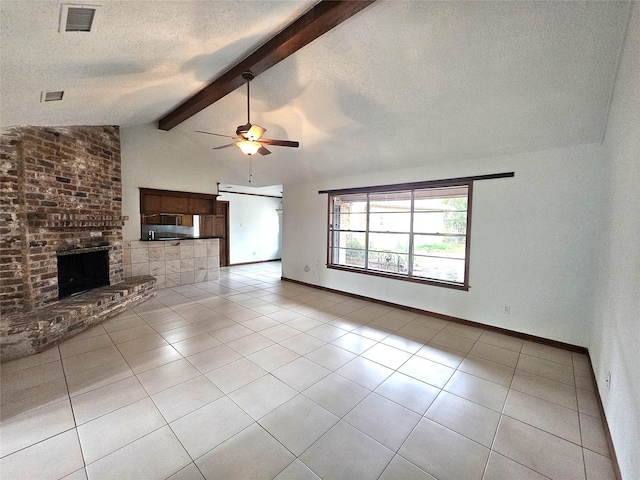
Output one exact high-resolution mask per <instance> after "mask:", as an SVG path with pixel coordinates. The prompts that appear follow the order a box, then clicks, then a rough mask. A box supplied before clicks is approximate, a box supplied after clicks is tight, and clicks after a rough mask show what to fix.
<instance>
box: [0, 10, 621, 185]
mask: <svg viewBox="0 0 640 480" xmlns="http://www.w3.org/2000/svg"><path fill="white" fill-rule="evenodd" d="M313 3H314V2H275V1H257V2H252V1H179V2H178V1H159V2H147V1H139V2H138V1H126V2H115V1H103V2H101V3H100V4H101V7H100V9H99V23H98V29H97V31H96V32H95V33H89V34H87V33H58V20H59V12H60V6H59V4H58V3H57V2H54V1H28V2H27V1H16V2H14V1H6V0H3V1H2V2H1V3H0V8H1V9H2V12H1V13H2V16H1V22H2V38H1V40H2V58H1V63H0V67H1V72H0V73H1V74H2V83H1V85H0V88H1V90H0V93H1V110H0V120H1V122H2V125H16V124H30V125H70V124H75V125H77V124H84V125H95V124H117V125H121V126H122V127H127V126H133V125H138V124H144V123H150V122H155V121H157V120H158V119H159V118H160V117H161V116H163V115H164V114H165V113H167V112H168V111H170V110H171V109H172V108H174V107H175V106H176V105H178V104H179V103H180V102H181V101H183V100H184V99H186V98H188V97H189V96H191V95H193V94H194V93H195V92H196V91H197V90H198V89H199V88H201V87H203V86H204V85H206V84H207V83H209V82H210V81H211V80H213V79H215V78H216V76H218V75H219V74H221V73H222V72H224V71H225V70H226V69H228V68H229V67H230V66H231V65H233V64H234V63H236V62H237V61H239V60H241V59H242V58H244V57H245V56H246V55H247V54H249V53H250V52H251V51H252V50H254V49H255V48H257V47H258V46H259V45H261V44H262V43H264V42H265V41H266V40H267V39H268V38H270V37H271V36H273V35H274V34H275V33H277V32H278V31H279V30H281V29H282V28H284V27H285V26H286V25H287V24H289V23H290V22H291V21H293V20H294V19H295V18H297V17H298V16H299V15H301V14H302V13H303V12H304V11H306V10H307V9H308V8H309V7H310V6H311V5H313ZM628 12H629V4H628V3H626V2H484V1H478V2H457V1H448V2H430V1H423V2H416V1H410V2H405V1H393V2H392V1H383V0H379V1H377V2H376V3H374V4H372V5H371V6H369V7H367V8H366V9H365V10H363V11H362V12H360V13H358V14H357V15H355V16H354V17H352V18H350V19H349V20H347V21H346V22H344V23H343V24H341V25H339V26H338V27H336V28H335V29H334V30H332V31H330V32H329V33H327V34H325V35H324V36H322V37H320V38H319V39H317V40H316V41H314V42H313V43H311V44H310V45H307V46H306V47H304V48H303V49H302V50H300V51H299V52H297V53H295V54H294V55H292V56H291V57H289V58H287V59H286V60H284V61H282V62H281V63H279V64H278V65H276V66H274V67H272V68H271V69H270V70H268V71H267V72H265V73H263V74H262V75H260V76H258V77H256V79H255V80H254V81H253V82H252V121H253V123H257V124H259V125H261V126H263V127H265V128H266V129H267V131H268V132H267V134H265V136H267V137H269V138H283V139H292V140H299V141H300V143H301V146H300V148H299V149H290V148H277V147H273V148H272V151H273V154H272V155H270V156H268V157H264V158H260V159H259V160H260V162H261V163H258V159H256V161H255V162H254V163H258V166H256V168H257V169H258V171H259V175H256V177H259V178H260V183H261V184H262V185H269V184H279V183H286V182H290V181H300V180H305V179H311V178H318V177H331V176H338V175H346V174H354V173H358V172H361V171H363V170H366V171H371V170H372V169H378V170H385V169H394V168H404V167H412V166H417V165H422V164H425V163H427V164H428V163H433V162H442V161H458V160H468V159H473V158H477V157H483V156H490V155H499V154H503V153H512V152H522V151H533V150H539V149H545V148H553V147H562V146H568V145H576V144H581V143H589V142H597V141H599V140H600V138H601V136H602V132H603V128H604V125H605V122H606V117H607V110H608V102H609V98H610V95H611V91H612V88H613V85H614V82H615V73H616V68H617V62H618V58H619V52H620V49H621V46H622V43H623V40H624V34H625V28H626V23H627V18H628ZM58 89H61V90H64V91H65V98H64V100H63V101H62V102H52V103H46V104H45V103H40V92H41V91H47V90H58ZM245 102H246V97H245V91H244V89H239V90H237V91H236V92H233V93H232V94H230V95H228V96H227V97H225V98H223V99H222V100H220V101H218V102H217V103H215V104H213V105H212V106H210V107H208V108H206V109H205V110H203V111H202V112H200V113H198V114H197V115H195V116H194V117H192V118H191V119H189V120H187V121H186V122H184V123H182V124H181V125H179V126H178V127H176V128H174V129H173V130H171V131H170V132H168V133H166V135H185V136H189V137H190V138H191V139H192V144H193V148H194V149H195V150H197V151H198V152H201V154H202V155H208V156H211V159H212V162H214V163H215V162H220V163H221V164H224V165H226V166H227V167H230V168H232V169H236V170H237V171H238V177H237V178H229V179H224V181H228V182H233V183H242V180H243V178H246V171H245V166H244V162H239V161H238V160H239V158H240V157H241V153H240V152H239V151H238V150H237V149H235V148H230V149H226V150H218V151H212V150H211V147H213V146H216V145H219V144H220V143H224V139H220V140H222V142H218V140H217V139H216V138H214V137H208V136H203V135H201V134H197V133H195V130H207V131H212V132H217V133H223V134H229V135H232V134H233V133H234V131H235V128H236V126H237V125H240V124H242V123H244V122H245V120H246V117H245V115H246V113H245V108H246V103H245ZM245 158H246V157H245ZM240 160H242V159H240ZM238 165H242V168H239V167H237V166H238ZM241 170H242V172H241Z"/></svg>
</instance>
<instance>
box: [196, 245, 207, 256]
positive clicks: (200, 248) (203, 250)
mask: <svg viewBox="0 0 640 480" xmlns="http://www.w3.org/2000/svg"><path fill="white" fill-rule="evenodd" d="M193 256H194V257H196V258H202V257H206V256H207V246H206V245H194V246H193Z"/></svg>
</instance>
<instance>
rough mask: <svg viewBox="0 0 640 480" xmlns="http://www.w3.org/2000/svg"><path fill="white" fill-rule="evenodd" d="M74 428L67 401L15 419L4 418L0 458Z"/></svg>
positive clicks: (0, 431)
mask: <svg viewBox="0 0 640 480" xmlns="http://www.w3.org/2000/svg"><path fill="white" fill-rule="evenodd" d="M3 417H4V415H3ZM74 426H75V423H74V420H73V413H72V411H71V403H70V402H69V399H65V400H62V401H59V402H56V403H52V404H50V405H47V406H44V407H40V408H36V409H34V410H30V411H28V412H25V413H23V414H21V415H17V416H15V417H5V418H3V419H2V421H0V456H2V457H4V456H6V455H9V454H11V453H14V452H17V451H18V450H21V449H23V448H26V447H29V446H31V445H33V444H34V443H37V442H40V441H42V440H44V439H46V438H49V437H52V436H54V435H58V434H59V433H62V432H64V431H65V430H69V429H70V428H73V427H74Z"/></svg>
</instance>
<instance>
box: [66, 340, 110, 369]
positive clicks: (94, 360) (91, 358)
mask: <svg viewBox="0 0 640 480" xmlns="http://www.w3.org/2000/svg"><path fill="white" fill-rule="evenodd" d="M120 359H122V355H121V354H120V351H119V350H118V349H117V348H116V346H115V345H110V346H108V347H104V348H99V349H97V350H93V351H91V352H86V353H82V354H80V355H75V356H73V357H66V358H64V359H62V365H63V367H64V372H65V374H66V375H72V374H74V373H78V372H81V371H83V370H87V369H89V368H93V367H98V366H100V365H104V364H106V363H111V362H115V361H116V360H120Z"/></svg>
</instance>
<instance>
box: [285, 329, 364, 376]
mask: <svg viewBox="0 0 640 480" xmlns="http://www.w3.org/2000/svg"><path fill="white" fill-rule="evenodd" d="M293 338H296V337H293ZM305 357H306V358H308V359H309V360H311V361H313V362H316V363H317V364H319V365H322V366H323V367H324V368H328V369H329V370H335V369H337V368H339V367H341V366H342V365H344V364H345V363H347V362H349V361H350V360H352V359H354V358H355V357H356V355H355V354H353V353H351V352H347V351H346V350H343V349H342V348H339V347H336V346H335V345H323V346H321V347H319V348H316V349H315V350H313V351H311V352H310V353H308V354H306V355H305Z"/></svg>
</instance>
